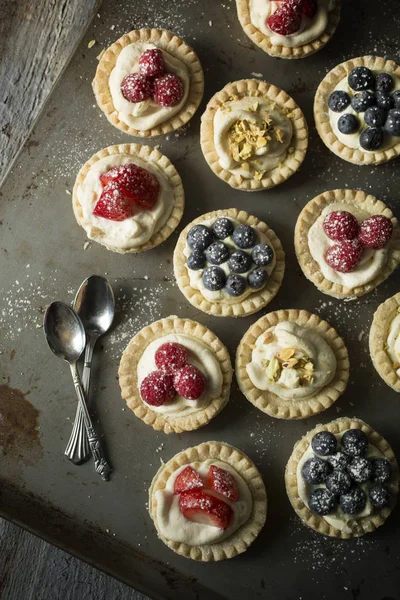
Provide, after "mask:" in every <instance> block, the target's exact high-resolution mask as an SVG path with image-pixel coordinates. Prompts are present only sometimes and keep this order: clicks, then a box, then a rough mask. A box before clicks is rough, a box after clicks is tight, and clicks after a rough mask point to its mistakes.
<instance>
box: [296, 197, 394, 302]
mask: <svg viewBox="0 0 400 600" xmlns="http://www.w3.org/2000/svg"><path fill="white" fill-rule="evenodd" d="M335 202H345V203H348V204H350V205H355V206H357V207H358V208H360V209H362V210H363V211H365V212H366V213H368V214H370V215H377V214H381V215H385V216H386V217H388V218H389V219H391V221H392V223H393V236H392V239H391V240H390V242H389V247H388V258H387V262H386V264H385V266H384V268H383V269H382V272H381V273H380V274H379V276H377V277H375V279H373V280H372V281H370V282H369V283H366V284H364V285H359V286H357V287H356V288H354V289H352V290H350V289H349V288H346V287H344V286H343V285H341V284H339V283H332V282H331V281H329V280H328V279H326V278H325V277H324V275H323V274H322V271H321V269H320V267H319V265H318V263H317V262H316V261H315V260H314V259H313V257H312V256H311V253H310V249H309V246H308V232H309V230H310V228H311V227H312V225H313V224H314V222H315V221H316V220H317V219H318V217H320V216H321V213H322V211H323V210H324V208H325V207H326V206H329V204H333V203H335ZM294 245H295V250H296V256H297V260H298V261H299V264H300V267H301V269H302V271H303V273H304V275H305V276H306V277H307V279H309V280H310V281H312V282H313V283H314V285H316V287H317V288H318V289H319V290H320V291H321V292H323V293H324V294H328V296H333V297H334V298H347V299H355V298H358V297H359V296H363V295H364V294H367V293H368V292H370V291H371V290H373V289H374V288H376V287H377V286H378V285H379V284H380V283H382V281H385V279H387V278H388V277H389V275H391V273H393V271H394V270H395V269H396V268H397V267H398V265H399V263H400V228H399V226H398V222H397V219H396V218H395V217H394V216H393V213H392V211H391V210H390V209H389V208H388V207H387V206H386V204H384V203H383V202H381V201H380V200H377V199H376V198H375V197H374V196H371V194H366V193H365V192H362V191H361V190H330V191H328V192H323V193H322V194H319V196H316V197H315V198H313V199H312V200H310V202H308V204H306V205H305V207H304V208H303V210H302V211H301V213H300V215H299V217H298V219H297V223H296V228H295V233H294Z"/></svg>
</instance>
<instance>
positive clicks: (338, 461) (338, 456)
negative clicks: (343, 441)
mask: <svg viewBox="0 0 400 600" xmlns="http://www.w3.org/2000/svg"><path fill="white" fill-rule="evenodd" d="M327 461H328V463H329V464H330V465H331V467H332V469H341V470H342V469H345V468H346V467H347V465H348V463H349V461H350V457H349V456H347V454H345V453H344V452H336V453H335V454H332V455H330V456H328V458H327Z"/></svg>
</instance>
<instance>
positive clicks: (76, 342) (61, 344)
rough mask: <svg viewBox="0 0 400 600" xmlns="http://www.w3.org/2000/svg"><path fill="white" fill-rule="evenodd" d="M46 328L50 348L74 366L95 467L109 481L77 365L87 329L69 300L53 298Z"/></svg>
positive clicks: (107, 470) (108, 471)
mask: <svg viewBox="0 0 400 600" xmlns="http://www.w3.org/2000/svg"><path fill="white" fill-rule="evenodd" d="M43 328H44V333H45V336H46V340H47V343H48V345H49V346H50V349H51V350H52V351H53V352H54V354H55V355H56V356H58V358H63V359H64V360H65V361H67V362H68V363H69V365H70V367H71V373H72V379H73V380H74V385H75V390H76V394H77V396H78V402H79V404H80V406H81V409H82V412H83V419H84V422H85V427H86V433H87V436H88V440H89V445H90V449H91V451H92V454H93V458H94V461H95V468H96V471H97V473H99V474H100V475H101V476H102V478H103V479H104V480H105V481H107V479H108V477H109V474H110V472H111V468H110V466H109V464H108V463H107V461H106V458H105V456H104V453H103V449H102V447H101V442H100V438H99V437H98V435H97V433H96V431H95V429H94V427H93V423H92V421H91V419H90V415H89V411H88V409H87V406H86V402H85V396H84V393H83V389H82V384H81V381H80V378H79V373H78V369H77V367H76V361H77V360H78V358H79V357H80V355H81V354H82V352H83V350H84V348H85V344H86V336H85V330H84V328H83V325H82V322H81V320H80V318H79V317H78V315H77V314H76V312H75V311H74V310H73V309H72V308H71V307H69V306H68V304H64V302H53V303H52V304H50V306H49V307H48V308H47V310H46V313H45V315H44V323H43Z"/></svg>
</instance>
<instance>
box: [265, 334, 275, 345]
mask: <svg viewBox="0 0 400 600" xmlns="http://www.w3.org/2000/svg"><path fill="white" fill-rule="evenodd" d="M273 339H274V334H273V333H272V331H267V333H266V334H265V337H264V344H270V343H271V342H272V340H273Z"/></svg>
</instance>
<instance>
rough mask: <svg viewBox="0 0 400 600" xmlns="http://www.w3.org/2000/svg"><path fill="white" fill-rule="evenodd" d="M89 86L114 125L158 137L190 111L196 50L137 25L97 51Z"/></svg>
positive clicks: (195, 90) (196, 81)
mask: <svg viewBox="0 0 400 600" xmlns="http://www.w3.org/2000/svg"><path fill="white" fill-rule="evenodd" d="M93 90H94V93H95V96H96V100H97V104H98V105H99V107H100V108H101V110H102V111H103V112H104V114H105V115H106V117H107V119H108V120H109V121H110V123H111V124H112V125H114V127H118V129H121V130H122V131H124V132H125V133H129V134H130V135H134V136H136V137H150V136H156V135H164V134H167V133H170V132H171V131H174V130H176V129H179V127H182V125H185V123H187V122H188V121H189V120H190V119H191V118H192V116H193V115H194V113H195V112H196V110H197V108H198V106H199V104H200V102H201V99H202V97H203V91H204V77H203V70H202V68H201V64H200V61H199V59H198V57H197V55H196V53H195V52H194V51H193V50H192V48H190V46H188V45H187V44H186V43H185V42H184V41H183V40H181V39H180V38H179V37H177V36H176V35H173V34H172V33H170V32H169V31H165V30H163V29H139V30H135V31H131V32H129V33H126V34H125V35H123V36H122V37H121V38H120V39H119V40H117V41H116V42H114V44H112V45H111V46H110V47H109V48H107V50H105V51H104V52H103V53H102V54H101V55H100V59H99V65H98V67H97V71H96V76H95V78H94V80H93Z"/></svg>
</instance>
